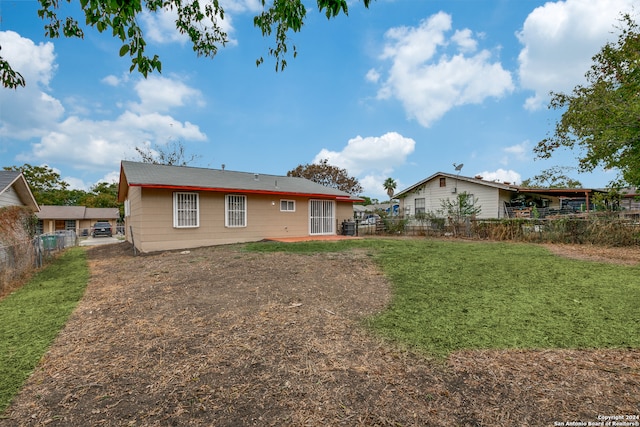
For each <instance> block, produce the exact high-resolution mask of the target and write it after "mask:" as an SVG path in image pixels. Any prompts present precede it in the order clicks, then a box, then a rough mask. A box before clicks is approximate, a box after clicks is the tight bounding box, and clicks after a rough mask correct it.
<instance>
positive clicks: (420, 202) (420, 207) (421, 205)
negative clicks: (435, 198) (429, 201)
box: [415, 197, 426, 215]
mask: <svg viewBox="0 0 640 427" xmlns="http://www.w3.org/2000/svg"><path fill="white" fill-rule="evenodd" d="M415 204H416V215H418V214H423V213H425V207H426V205H425V201H424V197H422V198H420V199H415Z"/></svg>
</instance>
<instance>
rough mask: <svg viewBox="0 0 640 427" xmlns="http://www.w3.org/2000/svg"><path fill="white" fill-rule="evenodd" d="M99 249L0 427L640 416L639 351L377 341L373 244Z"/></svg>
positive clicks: (532, 422) (544, 421)
mask: <svg viewBox="0 0 640 427" xmlns="http://www.w3.org/2000/svg"><path fill="white" fill-rule="evenodd" d="M88 254H89V257H90V267H91V273H92V276H91V280H90V283H89V286H88V288H87V291H86V294H85V296H84V298H83V299H82V301H81V302H80V304H79V306H78V307H77V309H76V310H75V312H74V314H73V315H72V317H71V319H70V320H69V322H68V323H67V325H66V327H65V328H64V329H63V331H62V332H61V333H60V335H59V336H58V338H57V339H56V341H55V343H54V344H53V345H52V347H51V348H50V350H49V351H48V352H47V354H46V355H45V356H44V358H43V359H42V361H41V363H40V365H39V366H38V368H37V369H36V370H35V372H34V373H33V375H32V376H31V377H30V378H29V380H28V381H27V383H26V384H25V386H24V388H23V389H22V391H21V393H20V394H19V395H18V396H17V398H16V399H15V400H14V402H13V403H12V405H11V406H10V408H9V409H8V410H7V411H6V412H5V413H4V414H3V416H2V417H1V418H0V426H44V425H47V426H183V425H184V426H253V425H255V426H281V425H291V426H324V425H331V426H339V425H348V426H515V425H518V426H527V425H529V426H547V425H548V426H553V425H560V423H565V424H564V425H569V424H567V423H568V422H577V423H584V425H587V423H589V422H591V423H595V422H598V421H599V420H601V419H602V417H610V416H616V417H618V416H622V417H624V416H625V415H631V416H637V415H639V414H640V350H637V349H614V350H589V349H584V350H486V351H462V352H457V353H454V354H452V355H450V356H449V357H448V358H447V359H446V360H436V359H432V358H430V357H428V356H425V355H423V354H419V353H416V352H413V351H410V350H407V349H402V348H399V347H398V346H395V345H393V344H390V343H387V342H384V341H383V340H381V339H378V338H376V337H375V336H372V335H371V334H370V333H369V332H368V331H367V329H366V328H365V327H364V326H363V322H364V319H366V317H367V316H370V315H372V314H374V313H376V312H378V311H380V310H382V309H384V307H385V306H386V305H387V304H388V303H389V301H390V297H391V294H390V287H389V284H388V283H387V281H386V280H385V277H384V276H383V275H382V274H381V272H380V271H379V270H378V269H377V267H376V266H375V265H374V264H373V262H372V261H371V259H370V257H369V254H368V253H367V252H366V251H364V250H353V251H350V252H346V253H340V254H336V253H326V254H313V255H296V254H284V253H265V254H263V253H251V252H244V251H243V250H242V247H241V246H234V245H232V246H224V247H212V248H201V249H195V250H191V251H176V252H164V253H159V254H152V255H142V256H133V252H132V250H131V247H130V246H129V244H127V243H119V244H113V245H106V246H103V247H94V248H91V249H88ZM574 256H575V254H574ZM615 258H616V259H618V258H621V257H620V256H617V257H615ZM623 421H624V420H623ZM630 421H632V422H635V421H634V420H633V419H631V420H630ZM574 425H578V424H574ZM636 425H637V424H636Z"/></svg>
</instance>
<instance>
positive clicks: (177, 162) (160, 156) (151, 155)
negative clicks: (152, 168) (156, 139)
mask: <svg viewBox="0 0 640 427" xmlns="http://www.w3.org/2000/svg"><path fill="white" fill-rule="evenodd" d="M135 148H136V151H137V152H138V154H139V155H140V159H141V160H142V163H153V164H154V165H173V166H187V165H188V164H190V163H191V162H193V161H195V160H196V159H198V158H199V157H200V156H198V155H196V154H193V155H187V154H186V152H185V148H184V144H182V142H171V143H169V144H168V145H167V147H166V148H162V147H160V146H158V145H153V146H145V147H135Z"/></svg>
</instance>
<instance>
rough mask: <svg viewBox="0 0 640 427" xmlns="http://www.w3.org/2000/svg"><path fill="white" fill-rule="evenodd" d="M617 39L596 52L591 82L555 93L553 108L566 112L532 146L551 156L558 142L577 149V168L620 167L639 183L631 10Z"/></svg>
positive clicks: (639, 94) (638, 64)
mask: <svg viewBox="0 0 640 427" xmlns="http://www.w3.org/2000/svg"><path fill="white" fill-rule="evenodd" d="M621 23H622V28H621V33H620V35H619V37H618V40H617V41H616V42H612V43H608V44H606V45H605V46H604V47H603V48H602V49H601V50H600V52H599V53H597V54H596V55H595V56H594V57H593V65H592V66H591V69H590V70H589V71H588V72H587V73H586V78H587V82H588V83H587V84H586V85H585V86H582V85H579V86H576V87H575V88H574V89H573V92H572V93H571V94H564V93H554V94H552V99H551V102H550V108H553V109H563V108H566V111H565V112H564V113H563V114H562V117H561V119H560V121H558V123H556V126H555V132H554V134H553V135H552V136H550V137H548V138H546V139H544V140H542V141H540V142H539V143H538V145H537V146H536V147H535V149H534V151H535V152H536V154H537V155H538V157H540V158H549V157H551V155H552V154H553V152H554V151H555V150H557V149H558V148H560V147H565V148H569V149H572V148H579V149H580V150H581V153H580V157H579V159H578V160H579V168H580V170H581V171H585V172H586V171H591V170H593V169H595V168H596V167H598V166H603V167H604V168H607V169H617V170H619V171H620V173H621V177H622V179H623V180H624V181H626V183H627V184H630V185H633V186H636V187H638V186H640V124H639V123H640V28H639V26H638V23H637V22H635V21H634V20H633V19H632V17H631V16H630V15H628V14H626V15H623V16H622V18H621Z"/></svg>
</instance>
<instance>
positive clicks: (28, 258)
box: [0, 230, 78, 296]
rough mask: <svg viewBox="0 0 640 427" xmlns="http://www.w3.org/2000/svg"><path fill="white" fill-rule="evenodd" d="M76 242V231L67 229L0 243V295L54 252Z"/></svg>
mask: <svg viewBox="0 0 640 427" xmlns="http://www.w3.org/2000/svg"><path fill="white" fill-rule="evenodd" d="M77 244H78V236H77V235H76V232H75V231H73V230H67V231H58V232H56V233H48V234H42V235H40V236H37V237H34V238H33V239H31V240H26V241H23V242H19V243H15V244H12V245H0V296H3V295H5V294H7V293H9V292H11V291H12V290H13V289H12V288H13V287H16V286H17V284H18V282H19V281H20V279H21V278H23V277H24V276H26V275H27V274H29V273H30V272H31V271H33V270H35V269H37V268H40V267H42V266H43V265H44V264H45V263H46V262H47V261H48V260H49V259H51V258H52V257H53V256H54V254H55V253H57V252H59V251H61V250H63V249H65V248H68V247H71V246H76V245H77Z"/></svg>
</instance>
